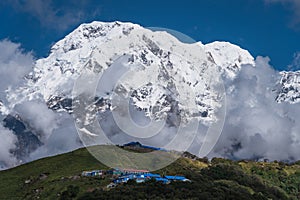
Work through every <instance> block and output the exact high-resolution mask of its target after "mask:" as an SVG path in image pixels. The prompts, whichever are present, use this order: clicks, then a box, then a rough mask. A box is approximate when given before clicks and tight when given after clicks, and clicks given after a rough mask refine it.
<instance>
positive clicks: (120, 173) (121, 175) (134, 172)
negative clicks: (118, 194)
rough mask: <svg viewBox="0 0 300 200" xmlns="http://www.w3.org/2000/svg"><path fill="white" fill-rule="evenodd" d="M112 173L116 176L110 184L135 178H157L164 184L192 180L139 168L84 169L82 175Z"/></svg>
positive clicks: (135, 179) (140, 181)
mask: <svg viewBox="0 0 300 200" xmlns="http://www.w3.org/2000/svg"><path fill="white" fill-rule="evenodd" d="M107 174H109V175H112V176H114V177H116V178H115V179H114V180H113V183H112V184H110V186H113V185H116V184H120V183H127V182H128V181H129V180H134V181H136V182H137V183H143V182H145V181H147V180H151V179H153V180H156V181H157V182H161V183H164V184H168V183H170V182H172V181H183V182H191V181H190V180H189V179H187V178H185V177H184V176H161V175H160V174H153V173H150V172H149V171H148V170H138V169H119V168H114V169H110V170H93V171H84V172H82V176H102V175H107Z"/></svg>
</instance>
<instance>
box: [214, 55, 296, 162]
mask: <svg viewBox="0 0 300 200" xmlns="http://www.w3.org/2000/svg"><path fill="white" fill-rule="evenodd" d="M268 62H269V59H268V58H262V57H258V58H257V59H256V67H255V68H254V67H251V66H244V67H243V68H242V70H241V72H240V73H239V75H238V77H237V79H235V80H234V81H233V82H232V83H227V84H226V86H227V88H230V86H231V88H232V86H233V87H234V89H233V90H228V91H227V97H226V99H227V115H226V122H225V125H224V129H223V132H222V135H221V138H220V140H219V142H218V144H217V145H216V147H215V149H214V153H213V155H212V156H225V157H229V158H235V159H254V158H256V159H258V158H268V159H270V160H276V159H277V160H299V159H300V154H299V149H300V135H299V133H300V114H299V113H300V104H289V103H277V102H276V101H275V97H276V92H274V89H275V88H276V81H278V79H279V78H280V76H279V74H278V72H277V71H275V70H274V69H273V68H272V67H271V66H270V65H269V64H268Z"/></svg>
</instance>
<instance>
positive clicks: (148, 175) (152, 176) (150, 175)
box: [144, 173, 161, 178]
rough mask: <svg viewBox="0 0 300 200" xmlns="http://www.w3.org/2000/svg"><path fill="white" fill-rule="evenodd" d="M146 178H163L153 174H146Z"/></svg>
mask: <svg viewBox="0 0 300 200" xmlns="http://www.w3.org/2000/svg"><path fill="white" fill-rule="evenodd" d="M144 175H145V176H146V177H150V178H160V177H161V176H160V175H159V174H152V173H148V174H144Z"/></svg>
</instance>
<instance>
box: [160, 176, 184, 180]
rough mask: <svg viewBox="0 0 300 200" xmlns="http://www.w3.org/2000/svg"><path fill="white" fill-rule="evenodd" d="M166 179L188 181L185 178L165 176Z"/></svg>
mask: <svg viewBox="0 0 300 200" xmlns="http://www.w3.org/2000/svg"><path fill="white" fill-rule="evenodd" d="M165 178H167V179H169V180H185V179H187V178H185V177H184V176H165Z"/></svg>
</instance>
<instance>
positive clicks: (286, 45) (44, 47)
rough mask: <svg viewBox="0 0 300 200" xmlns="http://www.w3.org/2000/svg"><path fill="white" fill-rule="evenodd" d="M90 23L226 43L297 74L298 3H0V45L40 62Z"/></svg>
mask: <svg viewBox="0 0 300 200" xmlns="http://www.w3.org/2000/svg"><path fill="white" fill-rule="evenodd" d="M94 20H98V21H115V20H118V21H130V22H134V23H138V24H141V25H142V26H145V27H163V28H169V29H174V30H176V31H179V32H182V33H184V34H186V35H188V36H190V37H192V38H193V39H195V40H197V41H202V42H203V43H208V42H212V41H215V40H221V41H229V42H231V43H234V44H237V45H239V46H241V47H242V48H245V49H247V50H249V51H250V53H251V54H252V55H253V56H258V55H262V56H269V57H270V58H271V64H272V65H273V66H274V67H275V68H276V69H279V70H282V69H287V66H288V65H291V67H293V68H294V69H295V68H299V69H300V66H298V65H299V64H300V0H215V1H212V0H199V1H197V0H194V1H192V0H184V1H176V0H173V1H167V0H165V1H162V0H159V1H158V0H151V1H142V0H119V1H117V0H114V1H113V0H103V1H93V0H77V1H75V0H74V1H59V0H57V1H55V0H44V1H43V0H27V1H24V0H7V1H5V2H0V25H1V29H0V40H2V39H5V38H8V39H9V40H11V41H13V42H18V43H21V45H22V47H23V48H24V49H25V50H26V51H33V52H34V55H35V56H36V57H37V58H39V57H45V56H47V54H48V52H49V49H50V47H51V45H53V44H54V43H55V42H56V41H58V40H60V39H61V38H63V37H64V36H65V35H66V34H67V33H69V32H70V31H72V30H73V29H74V28H76V27H77V26H78V25H79V24H81V23H84V22H91V21H94Z"/></svg>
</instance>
